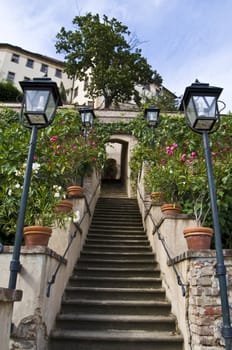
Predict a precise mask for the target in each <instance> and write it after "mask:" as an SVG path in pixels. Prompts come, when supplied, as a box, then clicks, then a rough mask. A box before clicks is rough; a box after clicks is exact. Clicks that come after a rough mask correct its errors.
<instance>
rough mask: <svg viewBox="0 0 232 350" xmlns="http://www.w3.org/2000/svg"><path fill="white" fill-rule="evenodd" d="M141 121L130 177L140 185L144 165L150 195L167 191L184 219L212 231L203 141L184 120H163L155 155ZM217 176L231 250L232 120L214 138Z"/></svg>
mask: <svg viewBox="0 0 232 350" xmlns="http://www.w3.org/2000/svg"><path fill="white" fill-rule="evenodd" d="M142 125H143V122H142V121H140V131H141V132H140V133H139V132H138V133H137V137H138V144H137V145H136V147H135V148H134V150H133V156H132V159H131V164H130V165H131V169H132V177H133V178H134V179H136V178H137V177H138V175H139V172H140V170H141V168H142V165H143V164H144V162H145V164H146V176H145V184H146V189H147V191H149V192H152V191H165V193H166V197H167V199H169V200H173V201H177V202H180V204H181V205H182V207H183V210H184V212H185V213H188V214H195V217H196V219H197V221H201V222H203V221H204V223H205V224H206V225H209V226H212V225H213V224H212V217H211V209H210V197H209V191H208V178H207V171H206V164H205V156H204V150H203V142H202V137H201V135H199V134H196V133H194V132H192V130H191V129H190V128H189V127H188V126H187V125H186V122H185V119H184V118H183V117H182V116H180V115H178V114H176V115H171V114H169V115H161V117H160V125H159V127H158V128H157V129H155V131H154V132H155V150H154V151H152V150H151V139H152V137H153V134H152V130H151V129H149V128H143V126H142ZM209 138H210V143H211V156H212V162H213V172H214V178H215V185H216V190H217V204H218V209H219V219H220V225H221V230H222V237H223V244H224V246H225V247H227V248H230V247H231V243H230V242H231V235H232V225H231V222H232V220H231V219H230V218H231V210H232V190H231V189H232V155H231V143H232V118H231V116H224V117H222V118H221V127H220V129H219V130H218V131H217V132H215V133H212V134H211V135H210V136H209Z"/></svg>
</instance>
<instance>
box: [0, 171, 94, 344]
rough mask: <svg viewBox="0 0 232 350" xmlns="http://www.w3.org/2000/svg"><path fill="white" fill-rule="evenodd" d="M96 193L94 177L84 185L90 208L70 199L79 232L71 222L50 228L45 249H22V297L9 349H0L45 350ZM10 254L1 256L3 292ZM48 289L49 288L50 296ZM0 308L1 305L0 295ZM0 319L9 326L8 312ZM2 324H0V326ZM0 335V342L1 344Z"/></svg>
mask: <svg viewBox="0 0 232 350" xmlns="http://www.w3.org/2000/svg"><path fill="white" fill-rule="evenodd" d="M99 192H100V186H99V178H98V176H96V174H94V175H93V176H92V178H91V179H87V181H85V185H84V193H85V198H86V200H87V202H88V203H90V204H89V208H88V209H87V208H86V201H85V198H83V199H73V204H74V210H75V211H77V210H78V211H79V216H80V228H81V230H79V229H77V227H76V226H75V225H74V224H73V223H67V225H66V227H64V228H62V229H60V228H54V229H53V232H52V237H51V238H50V241H49V245H48V247H42V246H35V247H26V246H22V248H21V257H20V263H21V265H22V268H21V271H20V273H19V275H18V279H17V286H16V287H17V290H21V291H22V292H23V297H22V300H21V302H18V303H15V304H14V311H13V316H12V323H13V327H12V333H11V340H10V347H5V348H3V347H2V346H1V349H4V350H9V349H12V350H13V349H16V348H17V349H18V350H25V349H31V350H32V349H46V348H47V340H48V335H49V333H50V331H51V329H52V327H53V325H54V322H55V318H56V315H57V313H58V312H59V309H60V303H61V298H62V295H63V292H64V289H65V286H66V284H67V281H68V279H69V277H70V275H71V273H72V271H73V267H74V265H75V264H76V261H77V259H78V257H79V254H80V251H81V248H82V246H83V244H84V241H85V238H86V235H87V232H88V228H89V225H90V223H91V220H92V215H90V214H92V213H93V211H94V207H95V204H96V201H97V199H98V196H99ZM93 194H94V196H93ZM75 230H76V231H77V234H76V236H75V238H74V239H73V241H72V244H71V246H70V249H69V250H68V251H67V254H65V256H63V255H64V252H65V251H66V248H67V246H68V244H69V242H70V239H71V237H72V235H73V233H74V232H75ZM12 252H13V247H12V246H5V247H4V249H3V251H2V253H1V254H0V266H1V287H2V289H6V288H7V285H8V280H9V266H10V261H11V259H12ZM58 265H60V269H59V271H58V273H57V274H56V279H55V282H54V284H52V285H51V286H49V283H48V282H49V281H51V280H52V279H53V276H54V272H55V271H56V269H57V266H58ZM48 287H50V290H49V294H50V295H49V297H48ZM12 298H13V297H12ZM2 299H3V298H2ZM3 301H4V305H5V306H7V305H6V301H5V300H3ZM0 306H2V300H1V295H0ZM2 310H3V309H2ZM2 310H1V311H2ZM1 317H4V323H5V324H6V323H7V324H11V313H10V309H9V312H7V313H6V312H4V315H1V314H0V321H2V319H1ZM4 323H3V322H1V325H3V324H4ZM0 328H1V332H2V330H3V328H2V326H1V327H0ZM1 332H0V340H1V344H3V341H2V339H1ZM5 340H6V341H9V331H8V332H6V333H5Z"/></svg>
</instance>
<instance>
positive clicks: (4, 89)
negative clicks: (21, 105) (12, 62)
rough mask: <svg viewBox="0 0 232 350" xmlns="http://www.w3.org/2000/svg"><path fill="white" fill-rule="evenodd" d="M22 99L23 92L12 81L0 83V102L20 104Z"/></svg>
mask: <svg viewBox="0 0 232 350" xmlns="http://www.w3.org/2000/svg"><path fill="white" fill-rule="evenodd" d="M21 99H22V92H21V91H19V90H18V89H17V88H16V86H14V84H13V83H12V82H10V81H1V82H0V101H1V102H18V101H20V100H21Z"/></svg>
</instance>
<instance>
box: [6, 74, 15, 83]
mask: <svg viewBox="0 0 232 350" xmlns="http://www.w3.org/2000/svg"><path fill="white" fill-rule="evenodd" d="M14 79H15V73H14V72H8V74H7V80H9V81H14Z"/></svg>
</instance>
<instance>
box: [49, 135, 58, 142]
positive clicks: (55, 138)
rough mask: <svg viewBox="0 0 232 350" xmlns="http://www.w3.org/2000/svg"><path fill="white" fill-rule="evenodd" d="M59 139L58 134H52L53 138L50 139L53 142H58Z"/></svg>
mask: <svg viewBox="0 0 232 350" xmlns="http://www.w3.org/2000/svg"><path fill="white" fill-rule="evenodd" d="M57 140H58V136H52V137H51V138H50V141H51V142H56V141H57Z"/></svg>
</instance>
